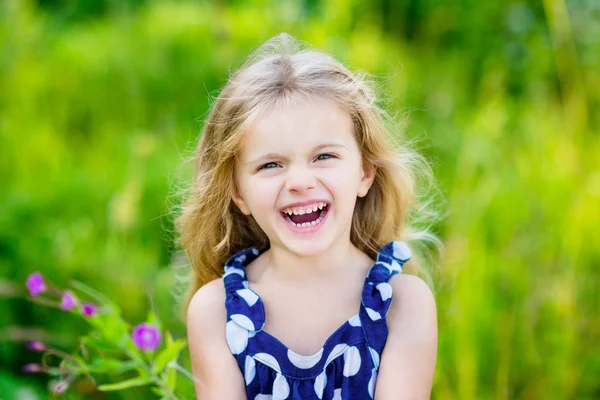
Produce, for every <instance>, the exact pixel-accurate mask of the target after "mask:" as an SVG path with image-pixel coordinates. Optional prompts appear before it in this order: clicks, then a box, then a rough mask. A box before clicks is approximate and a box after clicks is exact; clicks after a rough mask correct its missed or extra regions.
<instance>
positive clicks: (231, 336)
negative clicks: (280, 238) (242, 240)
mask: <svg viewBox="0 0 600 400" xmlns="http://www.w3.org/2000/svg"><path fill="white" fill-rule="evenodd" d="M259 254H260V252H259V251H258V250H257V249H256V248H254V247H249V248H246V249H244V250H241V251H239V252H237V253H235V254H234V255H233V256H231V257H230V258H229V259H228V260H227V263H226V264H225V268H224V273H223V275H222V277H223V282H224V284H225V296H226V297H225V309H226V310H227V325H226V335H227V344H228V345H229V348H230V349H231V352H232V353H233V354H236V355H238V354H241V353H243V352H244V351H245V350H246V347H247V345H248V338H250V337H252V336H254V334H256V332H258V331H260V330H262V328H263V326H264V325H265V307H264V304H263V301H262V299H261V298H260V296H259V295H258V294H257V293H256V292H254V291H253V290H252V289H249V288H248V280H247V278H246V269H245V267H246V265H248V264H249V263H250V262H252V261H253V260H254V259H256V258H257V257H258V255H259Z"/></svg>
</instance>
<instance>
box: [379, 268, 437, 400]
mask: <svg viewBox="0 0 600 400" xmlns="http://www.w3.org/2000/svg"><path fill="white" fill-rule="evenodd" d="M389 283H390V285H391V286H392V289H393V291H394V297H393V298H392V303H391V304H390V308H389V310H388V313H387V321H388V328H389V333H388V337H387V341H386V344H385V348H384V350H383V354H382V355H381V364H380V367H379V368H380V369H379V374H378V376H377V382H376V384H375V400H390V399H394V400H396V399H398V400H400V399H411V400H414V399H429V398H430V396H431V387H432V383H433V375H434V371H435V362H436V356H437V342H438V333H437V311H436V305H435V299H434V297H433V293H431V290H430V289H429V287H428V286H427V284H426V283H425V282H424V281H423V280H422V279H421V278H419V277H416V276H414V275H398V276H397V277H396V278H394V279H391V280H390V282H389Z"/></svg>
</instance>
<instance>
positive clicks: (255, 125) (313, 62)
mask: <svg viewBox="0 0 600 400" xmlns="http://www.w3.org/2000/svg"><path fill="white" fill-rule="evenodd" d="M383 115H385V113H384V112H383V111H382V110H380V109H379V108H378V107H377V106H376V105H375V99H374V96H373V90H372V89H371V88H370V87H369V86H368V85H367V84H366V81H365V80H363V79H359V78H358V77H357V76H355V75H354V74H352V73H351V72H350V71H349V70H348V69H346V68H345V67H344V66H342V65H341V64H340V63H339V62H337V61H336V60H335V59H334V58H333V57H331V56H329V55H327V54H325V53H323V52H320V51H316V50H302V51H301V50H298V48H297V44H296V42H295V41H294V40H293V38H292V37H290V36H289V35H287V34H280V35H278V36H276V37H275V38H273V39H271V40H270V41H268V42H267V43H265V44H264V45H263V46H262V47H261V48H260V49H259V50H258V51H256V52H255V53H254V54H252V55H251V56H250V57H249V58H248V60H247V61H246V62H245V63H244V65H242V67H241V68H240V69H239V70H238V71H237V72H236V73H235V74H234V75H233V76H232V77H231V78H230V80H229V81H228V82H227V84H226V85H225V87H224V88H223V90H222V91H221V93H220V95H219V96H218V97H217V98H216V100H215V103H214V105H213V108H212V111H211V113H210V115H209V116H208V119H207V121H206V125H205V127H204V128H203V131H202V135H201V140H200V143H199V145H198V148H197V150H196V154H195V158H194V161H195V163H196V177H195V180H194V183H193V186H192V187H191V194H190V196H189V197H188V198H187V199H186V202H185V203H184V205H183V208H182V213H181V215H180V217H179V218H178V220H177V226H178V229H179V231H180V234H181V245H182V247H183V248H184V249H185V251H186V253H187V255H188V256H189V258H190V260H191V266H192V275H191V276H192V282H191V288H190V291H189V295H188V301H187V303H186V304H187V305H188V307H187V325H188V339H189V349H190V354H191V360H192V368H193V372H194V375H195V377H196V378H197V379H196V383H195V389H196V393H197V396H198V398H199V399H204V400H216V399H233V400H235V399H253V400H261V399H273V400H282V399H302V400H310V399H384V400H385V399H427V398H429V396H430V392H431V386H432V380H433V375H434V369H435V362H436V353H437V318H436V306H435V301H434V297H433V295H432V292H431V290H430V289H429V287H428V285H427V284H426V283H425V282H424V281H423V280H421V279H420V278H418V277H417V276H416V274H415V273H416V272H421V271H422V268H419V269H417V263H416V261H415V258H417V257H416V256H417V253H416V252H415V253H414V254H413V252H411V248H410V247H409V245H408V243H413V242H414V243H418V242H422V240H423V238H425V239H427V238H429V239H432V238H433V240H431V241H432V242H434V243H437V244H436V246H438V247H441V244H440V243H439V240H437V239H436V238H435V236H434V235H432V234H431V233H429V232H427V231H418V230H416V229H414V227H411V226H410V225H408V222H407V221H405V220H406V219H407V216H408V212H409V211H411V210H413V209H415V208H417V209H418V210H422V209H423V208H422V207H421V208H418V207H417V205H418V204H420V203H419V202H418V201H417V200H418V197H419V196H417V195H416V193H417V191H416V188H415V181H416V174H417V170H418V171H420V173H423V174H427V172H426V171H427V167H426V163H425V162H424V161H423V160H422V158H420V157H419V156H418V155H417V153H415V152H414V151H411V150H408V149H407V148H406V147H405V146H402V147H400V146H395V144H394V142H393V141H391V140H390V139H391V136H390V134H389V133H388V130H387V128H386V125H385V123H384V119H383V117H382V116H383ZM423 165H425V166H423ZM419 166H420V167H419ZM419 168H420V169H419ZM429 174H431V173H430V172H429ZM424 203H427V202H424ZM430 214H431V213H430ZM411 247H413V249H416V248H417V247H415V246H411ZM411 258H412V260H411ZM419 259H420V257H419ZM409 260H411V261H410V262H409ZM403 269H407V270H411V271H412V272H413V275H400V273H401V272H402V270H403ZM392 299H394V301H392Z"/></svg>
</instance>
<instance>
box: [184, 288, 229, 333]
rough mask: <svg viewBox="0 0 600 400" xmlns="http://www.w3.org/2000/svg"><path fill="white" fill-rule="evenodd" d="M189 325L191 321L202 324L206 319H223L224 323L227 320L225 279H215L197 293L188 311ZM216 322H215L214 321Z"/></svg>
mask: <svg viewBox="0 0 600 400" xmlns="http://www.w3.org/2000/svg"><path fill="white" fill-rule="evenodd" d="M187 315H188V324H189V321H190V319H191V320H192V321H195V322H201V321H202V320H203V319H205V318H210V319H211V320H212V319H213V318H217V319H218V318H221V317H222V321H223V323H225V322H226V321H225V319H226V315H227V314H226V310H225V286H224V283H223V278H217V279H214V280H212V281H210V282H208V283H205V284H204V285H203V286H202V287H201V288H200V289H198V290H197V291H196V293H195V294H194V296H193V297H192V300H191V301H190V305H189V307H188V311H187ZM213 322H215V321H213Z"/></svg>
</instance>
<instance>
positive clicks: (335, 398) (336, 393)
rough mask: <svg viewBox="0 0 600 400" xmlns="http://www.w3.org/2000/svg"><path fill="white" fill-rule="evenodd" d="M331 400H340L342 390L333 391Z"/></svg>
mask: <svg viewBox="0 0 600 400" xmlns="http://www.w3.org/2000/svg"><path fill="white" fill-rule="evenodd" d="M332 400H342V388H339V389H335V390H334V391H333V398H332Z"/></svg>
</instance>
